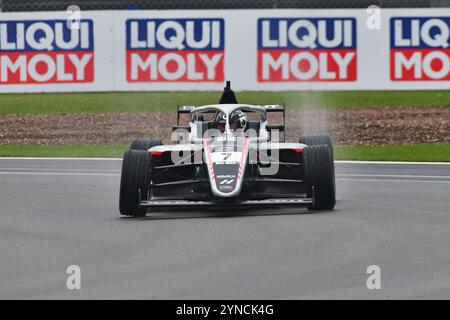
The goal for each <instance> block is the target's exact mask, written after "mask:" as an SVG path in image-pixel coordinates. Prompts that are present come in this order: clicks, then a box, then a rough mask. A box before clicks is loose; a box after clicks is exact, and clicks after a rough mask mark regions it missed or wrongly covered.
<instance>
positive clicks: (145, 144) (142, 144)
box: [130, 138, 162, 151]
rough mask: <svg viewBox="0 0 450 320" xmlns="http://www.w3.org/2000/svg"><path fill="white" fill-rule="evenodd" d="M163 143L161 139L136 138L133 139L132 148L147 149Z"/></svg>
mask: <svg viewBox="0 0 450 320" xmlns="http://www.w3.org/2000/svg"><path fill="white" fill-rule="evenodd" d="M160 145H162V141H161V139H147V138H136V139H134V140H133V141H131V145H130V150H145V151H147V150H148V149H150V148H152V147H154V146H160Z"/></svg>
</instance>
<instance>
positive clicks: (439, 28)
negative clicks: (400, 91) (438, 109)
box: [390, 17, 450, 81]
mask: <svg viewBox="0 0 450 320" xmlns="http://www.w3.org/2000/svg"><path fill="white" fill-rule="evenodd" d="M390 36H391V38H390V60H391V63H390V65H391V70H390V73H391V80H393V81H448V80H450V48H449V39H450V17H393V18H391V20H390Z"/></svg>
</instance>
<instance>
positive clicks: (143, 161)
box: [119, 150, 150, 217]
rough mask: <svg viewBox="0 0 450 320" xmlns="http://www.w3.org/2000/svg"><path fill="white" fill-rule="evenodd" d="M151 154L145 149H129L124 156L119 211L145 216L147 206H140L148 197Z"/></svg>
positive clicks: (130, 214) (123, 213)
mask: <svg viewBox="0 0 450 320" xmlns="http://www.w3.org/2000/svg"><path fill="white" fill-rule="evenodd" d="M149 170H150V155H149V154H148V152H147V151H144V150H128V151H126V152H125V154H124V156H123V162H122V174H121V178H120V194H119V211H120V213H121V214H122V215H125V216H135V217H143V216H145V215H146V214H147V208H142V207H141V206H140V201H141V200H147V199H148V191H149V184H148V181H149Z"/></svg>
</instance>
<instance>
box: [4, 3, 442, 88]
mask: <svg viewBox="0 0 450 320" xmlns="http://www.w3.org/2000/svg"><path fill="white" fill-rule="evenodd" d="M380 14H381V15H380V28H379V29H377V28H375V29H373V28H369V27H368V26H367V21H368V18H369V14H368V13H367V11H366V10H365V9H345V10H342V9H336V10H185V11H183V10H177V11H86V12H81V16H80V20H77V22H76V23H75V27H74V24H73V23H68V18H69V17H68V15H67V13H66V12H29V13H27V12H20V13H0V92H3V93H8V92H11V93H12V92H65V91H161V90H162V91H166V90H167V91H172V90H176V91H179V90H186V91H188V90H221V89H222V88H223V85H224V81H225V80H232V81H233V87H234V88H236V89H237V90H267V91H279V90H383V89H389V90H393V89H394V90H405V89H411V90H413V89H450V48H449V45H450V42H449V41H450V8H441V9H423V8H422V9H382V10H381V12H380ZM72 22H73V21H72Z"/></svg>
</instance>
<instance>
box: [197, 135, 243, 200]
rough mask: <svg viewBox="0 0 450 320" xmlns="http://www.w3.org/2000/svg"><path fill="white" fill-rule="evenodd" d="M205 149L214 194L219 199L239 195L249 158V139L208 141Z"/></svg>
mask: <svg viewBox="0 0 450 320" xmlns="http://www.w3.org/2000/svg"><path fill="white" fill-rule="evenodd" d="M204 147H205V162H206V164H207V166H208V173H209V177H210V183H211V191H212V193H213V194H214V195H216V196H218V197H234V196H237V195H239V193H240V192H241V189H242V182H243V177H244V174H245V167H246V165H245V164H246V163H247V157H248V138H247V137H242V138H236V139H233V140H228V139H224V140H223V141H219V140H213V141H211V140H209V139H206V140H205V146H204Z"/></svg>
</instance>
